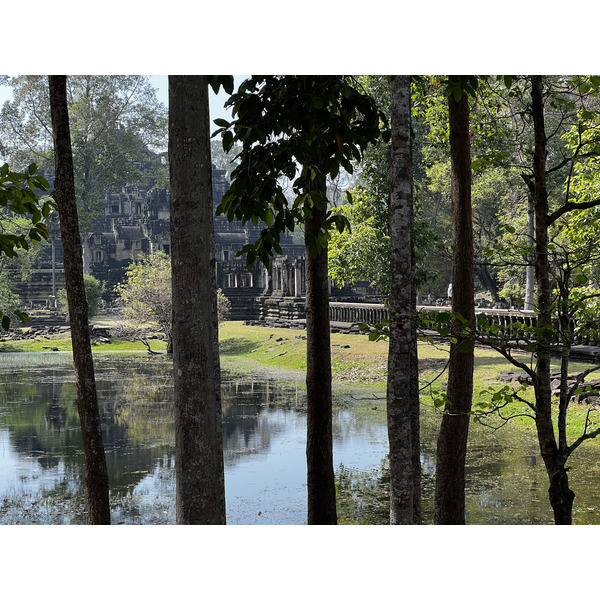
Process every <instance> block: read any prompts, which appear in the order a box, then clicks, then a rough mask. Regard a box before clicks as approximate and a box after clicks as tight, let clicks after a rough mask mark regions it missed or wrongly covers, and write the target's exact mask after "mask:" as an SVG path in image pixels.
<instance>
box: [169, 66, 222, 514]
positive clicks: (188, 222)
mask: <svg viewBox="0 0 600 600" xmlns="http://www.w3.org/2000/svg"><path fill="white" fill-rule="evenodd" d="M169 163H170V175H171V265H172V287H173V334H172V335H173V372H174V386H175V473H176V512H177V523H178V524H225V520H226V512H225V475H224V464H223V433H222V413H221V381H220V364H219V352H218V343H219V342H218V318H217V287H216V280H215V249H214V231H213V200H212V179H211V177H212V171H211V160H210V126H209V108H208V82H207V78H206V76H169Z"/></svg>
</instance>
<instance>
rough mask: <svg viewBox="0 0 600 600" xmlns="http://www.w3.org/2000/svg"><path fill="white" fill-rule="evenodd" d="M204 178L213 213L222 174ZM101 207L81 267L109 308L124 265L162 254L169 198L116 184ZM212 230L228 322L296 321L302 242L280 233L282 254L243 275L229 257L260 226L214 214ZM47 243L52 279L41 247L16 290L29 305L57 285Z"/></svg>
mask: <svg viewBox="0 0 600 600" xmlns="http://www.w3.org/2000/svg"><path fill="white" fill-rule="evenodd" d="M212 179H213V205H214V209H215V210H216V207H217V206H218V204H219V203H220V201H221V198H222V196H223V194H224V193H225V192H226V191H227V189H228V185H229V184H228V182H227V179H226V177H225V171H224V170H221V169H217V168H215V167H214V166H213V173H212ZM101 203H102V208H103V214H102V215H101V216H100V217H99V218H98V219H97V220H96V221H95V222H94V224H93V226H92V228H91V230H90V231H89V232H88V233H87V234H85V235H84V236H82V243H83V257H84V270H85V272H86V273H90V274H91V275H93V276H94V277H96V278H97V279H98V280H100V281H102V282H105V286H106V292H105V295H104V300H105V301H106V302H107V304H108V305H109V306H110V305H112V304H113V303H114V301H115V293H114V288H115V286H116V284H117V283H119V282H120V281H122V279H123V277H124V273H125V270H126V269H127V267H128V265H129V264H130V262H131V261H132V260H136V259H138V258H139V257H141V256H143V255H145V254H149V253H152V252H157V251H162V252H164V253H165V254H170V250H171V241H170V221H169V218H170V199H169V191H168V190H166V189H159V188H157V187H156V186H154V185H151V186H148V187H143V186H140V185H124V186H123V187H122V188H121V189H120V190H118V191H117V190H112V191H110V192H109V193H108V194H107V195H106V196H105V197H104V198H103V199H102V201H101ZM214 226H215V252H216V262H217V265H216V276H217V287H220V288H221V289H222V290H223V292H224V293H225V295H226V296H227V297H228V298H229V300H230V302H231V312H230V315H229V318H230V319H234V320H257V321H264V320H269V321H270V322H276V321H278V320H282V321H288V320H295V319H303V318H304V316H305V315H304V296H305V290H306V288H305V271H304V245H303V244H297V243H294V241H293V239H292V236H291V235H289V234H288V235H286V236H284V237H283V239H282V240H281V248H282V251H283V253H282V255H281V256H277V257H275V258H274V259H273V260H272V261H271V264H270V266H269V269H268V270H267V269H266V268H265V267H264V266H263V265H262V264H261V263H260V262H258V261H257V263H256V264H255V266H254V268H253V269H252V271H248V270H247V269H246V262H245V257H238V256H236V255H237V253H238V252H239V251H240V250H241V248H242V247H243V246H244V245H246V244H248V243H251V242H253V241H255V240H256V239H258V237H259V234H260V226H253V225H252V224H251V223H247V224H245V225H242V224H241V222H239V221H233V222H231V223H230V222H229V221H228V220H227V217H226V216H224V215H220V216H218V217H215V223H214ZM53 245H54V253H55V262H54V265H55V269H54V275H53V269H52V264H53V261H52V255H51V252H50V250H49V251H48V252H47V254H46V256H44V258H43V259H42V260H41V262H40V264H39V265H38V268H37V269H35V271H34V273H33V277H32V279H31V280H30V281H28V282H27V283H23V284H21V285H20V289H19V292H20V294H21V297H22V298H24V299H25V301H26V303H27V305H28V306H29V308H47V307H52V306H53V305H54V298H53V294H52V291H53V287H54V288H55V289H60V288H61V287H64V272H63V268H62V267H63V265H62V247H61V242H60V237H57V238H56V239H55V240H53ZM53 278H54V282H55V283H54V286H53V284H52V281H53ZM365 289H366V288H365ZM360 291H361V290H359V292H358V294H357V290H356V288H352V289H350V288H344V289H338V288H336V287H335V286H333V285H332V286H331V294H332V296H334V297H337V298H338V299H339V300H352V299H355V298H356V299H358V298H359V297H361V296H362V299H363V300H365V299H367V298H365V297H364V293H363V294H361V293H360Z"/></svg>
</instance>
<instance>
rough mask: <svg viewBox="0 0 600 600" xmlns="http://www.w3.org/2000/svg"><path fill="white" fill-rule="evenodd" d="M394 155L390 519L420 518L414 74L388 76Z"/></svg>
mask: <svg viewBox="0 0 600 600" xmlns="http://www.w3.org/2000/svg"><path fill="white" fill-rule="evenodd" d="M390 92H391V117H392V118H391V127H392V156H391V163H390V207H389V234H390V241H391V290H390V298H389V314H390V343H389V353H388V383H387V422H388V439H389V445H390V523H391V524H392V525H399V524H407V525H411V524H418V523H420V522H421V461H420V441H419V389H418V372H417V341H416V328H415V322H414V319H413V313H415V312H416V286H415V265H414V232H413V222H414V216H413V190H412V144H411V137H410V126H411V112H410V76H408V75H407V76H404V75H403V76H400V75H394V76H391V77H390Z"/></svg>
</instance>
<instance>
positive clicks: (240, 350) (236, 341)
mask: <svg viewBox="0 0 600 600" xmlns="http://www.w3.org/2000/svg"><path fill="white" fill-rule="evenodd" d="M261 345H262V344H261V343H260V342H253V341H252V340H248V339H245V338H235V337H234V338H228V339H226V340H220V341H219V349H220V351H221V354H226V355H234V356H235V355H238V354H248V353H250V352H252V351H253V350H257V349H258V348H260V347H261Z"/></svg>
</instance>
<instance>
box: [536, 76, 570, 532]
mask: <svg viewBox="0 0 600 600" xmlns="http://www.w3.org/2000/svg"><path fill="white" fill-rule="evenodd" d="M531 84H532V85H531V104H532V116H533V127H534V143H535V147H534V154H533V175H534V198H533V200H534V206H535V274H536V283H537V298H536V300H537V308H538V328H548V329H550V328H551V327H552V289H551V285H550V266H549V264H548V190H547V187H546V132H545V124H544V100H543V81H542V77H541V76H539V75H534V76H532V78H531ZM536 353H537V363H536V377H535V379H534V387H535V399H536V418H535V424H536V429H537V434H538V442H539V445H540V452H541V454H542V459H543V460H544V464H545V466H546V472H547V473H548V478H549V481H550V488H549V490H548V495H549V498H550V504H551V505H552V509H553V511H554V521H555V523H556V524H557V525H570V524H571V523H572V509H573V500H574V498H575V494H574V493H573V492H572V491H571V489H570V488H569V477H568V475H567V470H566V468H565V463H566V460H567V456H566V451H565V449H564V448H562V449H559V447H558V445H557V443H556V436H555V433H554V427H553V422H552V390H551V387H550V341H549V340H548V339H547V337H546V336H545V335H543V334H540V335H538V339H537V348H536Z"/></svg>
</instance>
